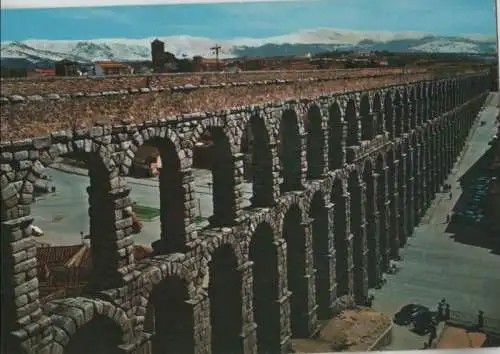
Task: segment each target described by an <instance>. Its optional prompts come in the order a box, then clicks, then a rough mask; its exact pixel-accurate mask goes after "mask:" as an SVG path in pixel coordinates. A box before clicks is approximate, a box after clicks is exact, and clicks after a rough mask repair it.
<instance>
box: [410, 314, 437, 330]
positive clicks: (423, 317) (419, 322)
mask: <svg viewBox="0 0 500 354" xmlns="http://www.w3.org/2000/svg"><path fill="white" fill-rule="evenodd" d="M433 325H436V321H435V316H434V313H432V312H431V311H422V312H419V313H417V315H416V316H415V318H414V319H413V328H412V331H413V332H415V333H417V334H420V335H424V334H427V333H429V331H430V329H431V327H432V326H433Z"/></svg>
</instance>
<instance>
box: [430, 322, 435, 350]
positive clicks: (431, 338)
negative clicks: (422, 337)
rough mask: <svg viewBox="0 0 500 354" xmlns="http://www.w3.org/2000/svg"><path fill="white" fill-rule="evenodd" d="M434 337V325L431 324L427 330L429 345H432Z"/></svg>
mask: <svg viewBox="0 0 500 354" xmlns="http://www.w3.org/2000/svg"><path fill="white" fill-rule="evenodd" d="M436 337H437V330H436V326H434V325H431V326H430V331H429V347H430V346H431V345H432V342H433V341H434V340H435V339H436Z"/></svg>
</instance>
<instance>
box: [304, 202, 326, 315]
mask: <svg viewBox="0 0 500 354" xmlns="http://www.w3.org/2000/svg"><path fill="white" fill-rule="evenodd" d="M309 217H310V218H312V219H313V223H312V247H313V264H314V269H316V279H315V285H316V304H317V305H318V318H319V319H320V320H324V319H327V318H329V317H330V305H331V304H330V291H329V290H330V282H329V276H330V274H329V272H328V269H329V261H330V245H329V242H328V210H327V209H326V207H325V200H324V198H323V195H322V194H321V192H316V193H315V194H314V196H313V199H312V202H311V207H310V210H309Z"/></svg>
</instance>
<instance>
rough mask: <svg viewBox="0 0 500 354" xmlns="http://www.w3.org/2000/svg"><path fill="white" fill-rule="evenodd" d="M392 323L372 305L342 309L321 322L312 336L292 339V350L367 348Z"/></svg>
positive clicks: (364, 349)
mask: <svg viewBox="0 0 500 354" xmlns="http://www.w3.org/2000/svg"><path fill="white" fill-rule="evenodd" d="M390 325H391V320H390V318H389V317H387V316H386V315H383V314H381V313H379V312H377V311H375V310H373V309H371V308H361V309H353V310H345V311H343V312H342V313H341V314H340V315H339V316H337V317H336V318H334V319H331V320H328V321H325V322H324V323H322V328H321V330H320V332H319V334H318V336H317V338H314V339H293V340H292V349H293V352H294V353H325V352H332V351H333V352H340V351H349V352H353V351H356V352H358V351H367V350H368V348H369V347H370V346H371V345H372V344H373V343H374V342H375V340H377V338H379V337H380V336H381V335H382V333H383V332H384V331H385V330H386V329H387V328H388V327H389V326H390Z"/></svg>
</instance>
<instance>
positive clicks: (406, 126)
mask: <svg viewBox="0 0 500 354" xmlns="http://www.w3.org/2000/svg"><path fill="white" fill-rule="evenodd" d="M401 91H402V101H403V102H402V104H403V107H402V109H403V110H402V113H403V117H402V118H403V121H402V124H401V127H400V131H401V133H402V134H406V133H408V132H409V131H410V97H409V95H408V89H407V88H406V86H405V87H403V88H402V89H401Z"/></svg>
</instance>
